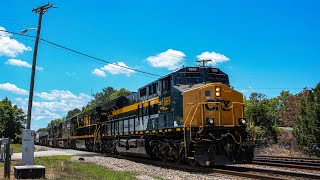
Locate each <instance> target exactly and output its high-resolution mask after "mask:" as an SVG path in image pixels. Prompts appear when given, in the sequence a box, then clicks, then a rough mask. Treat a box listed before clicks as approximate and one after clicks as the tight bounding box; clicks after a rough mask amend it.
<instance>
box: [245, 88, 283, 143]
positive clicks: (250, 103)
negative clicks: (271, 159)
mask: <svg viewBox="0 0 320 180" xmlns="http://www.w3.org/2000/svg"><path fill="white" fill-rule="evenodd" d="M245 104H246V106H245V107H246V108H245V114H246V118H247V119H248V120H250V121H253V122H254V124H255V126H257V128H256V129H255V132H256V140H257V142H256V143H257V144H258V145H265V144H270V143H273V142H277V133H278V131H277V126H276V125H275V119H274V116H275V112H276V111H275V110H274V109H276V107H275V105H274V107H273V106H271V105H272V104H275V100H273V99H271V100H269V99H266V96H265V95H264V94H261V93H252V94H251V95H250V99H249V100H245Z"/></svg>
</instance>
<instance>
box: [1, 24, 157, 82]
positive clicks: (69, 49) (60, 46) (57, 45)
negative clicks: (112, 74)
mask: <svg viewBox="0 0 320 180" xmlns="http://www.w3.org/2000/svg"><path fill="white" fill-rule="evenodd" d="M0 31H3V32H8V33H12V34H17V35H21V36H28V37H33V38H35V36H31V35H23V34H20V33H17V32H11V31H7V30H1V29H0ZM40 40H41V41H44V42H46V43H49V44H51V45H54V46H56V47H59V48H62V49H65V50H68V51H71V52H73V53H76V54H80V55H82V56H85V57H88V58H91V59H95V60H97V61H100V62H104V63H107V64H112V65H114V66H118V67H121V68H124V69H128V70H133V71H136V72H140V73H143V74H148V75H152V76H157V77H162V76H161V75H158V74H154V73H149V72H146V71H141V70H138V69H134V68H130V67H126V66H122V65H119V64H116V63H113V62H110V61H106V60H103V59H101V58H97V57H94V56H91V55H88V54H86V53H82V52H79V51H76V50H73V49H71V48H68V47H65V46H62V45H59V44H57V43H54V42H51V41H48V40H46V39H43V38H40Z"/></svg>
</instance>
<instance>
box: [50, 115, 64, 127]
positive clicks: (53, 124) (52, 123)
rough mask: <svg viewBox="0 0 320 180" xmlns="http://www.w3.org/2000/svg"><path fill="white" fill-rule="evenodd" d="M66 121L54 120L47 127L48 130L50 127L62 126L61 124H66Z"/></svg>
mask: <svg viewBox="0 0 320 180" xmlns="http://www.w3.org/2000/svg"><path fill="white" fill-rule="evenodd" d="M65 121H66V119H65V118H63V119H55V120H52V121H50V123H49V124H48V125H47V129H49V128H50V127H53V126H55V125H58V124H60V123H63V122H65Z"/></svg>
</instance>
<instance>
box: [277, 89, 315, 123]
mask: <svg viewBox="0 0 320 180" xmlns="http://www.w3.org/2000/svg"><path fill="white" fill-rule="evenodd" d="M308 93H309V90H307V89H303V91H302V92H300V93H298V94H295V95H290V96H288V99H287V101H286V102H285V104H284V108H283V111H281V113H280V123H281V125H282V126H286V127H293V125H294V124H295V123H296V122H297V121H298V115H299V107H300V102H301V100H302V99H303V98H305V97H306V96H307V95H308Z"/></svg>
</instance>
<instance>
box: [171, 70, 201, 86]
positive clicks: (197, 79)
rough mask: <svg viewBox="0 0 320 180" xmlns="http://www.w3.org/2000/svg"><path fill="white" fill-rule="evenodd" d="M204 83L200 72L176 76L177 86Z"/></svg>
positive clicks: (183, 73) (182, 73)
mask: <svg viewBox="0 0 320 180" xmlns="http://www.w3.org/2000/svg"><path fill="white" fill-rule="evenodd" d="M201 82H203V77H202V76H201V74H200V73H199V72H181V73H179V74H177V76H176V84H198V83H201Z"/></svg>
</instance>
